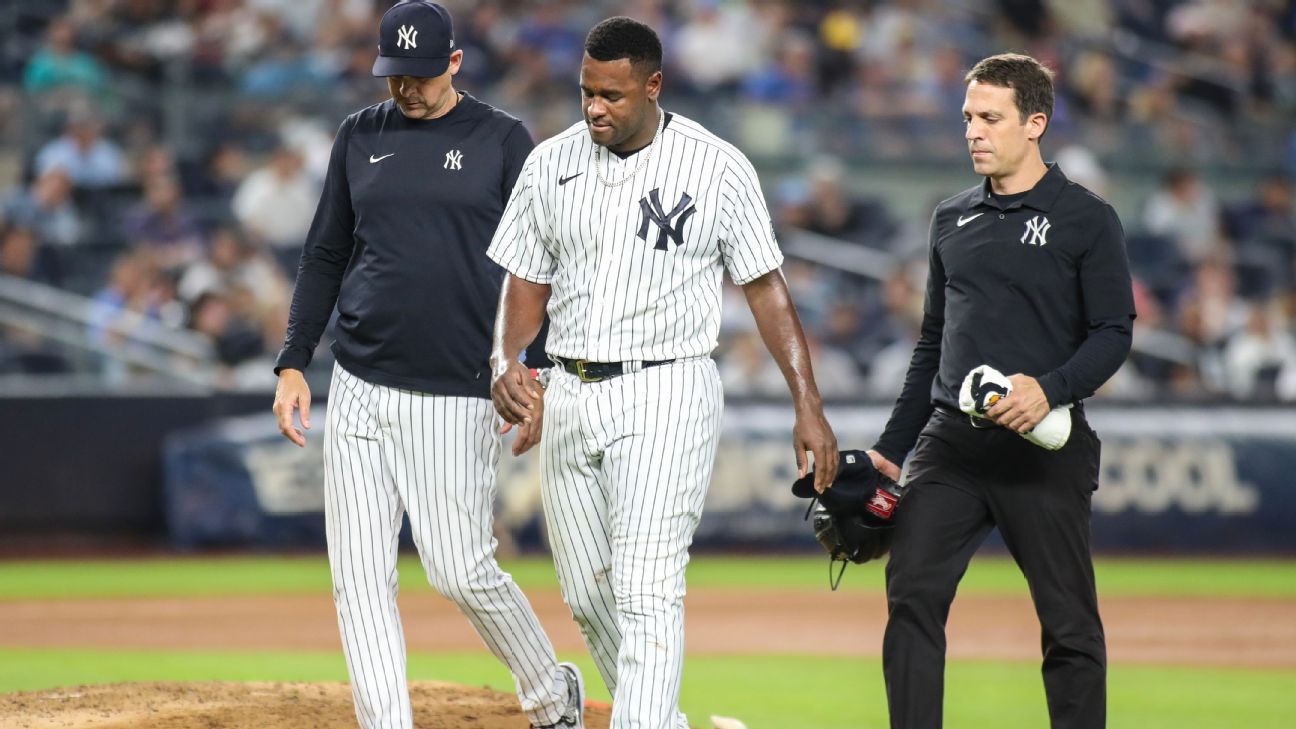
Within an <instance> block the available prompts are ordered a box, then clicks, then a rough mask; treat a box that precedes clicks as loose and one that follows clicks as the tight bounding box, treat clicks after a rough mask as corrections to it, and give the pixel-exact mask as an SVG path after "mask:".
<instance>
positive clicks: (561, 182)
mask: <svg viewBox="0 0 1296 729" xmlns="http://www.w3.org/2000/svg"><path fill="white" fill-rule="evenodd" d="M583 174H585V173H584V172H577V173H576V174H574V175H572V176H570V177H559V178H558V184H559V185H566V184H567V183H569V182H571V181H572V180H574V179H576V178H577V177H580V176H581V175H583Z"/></svg>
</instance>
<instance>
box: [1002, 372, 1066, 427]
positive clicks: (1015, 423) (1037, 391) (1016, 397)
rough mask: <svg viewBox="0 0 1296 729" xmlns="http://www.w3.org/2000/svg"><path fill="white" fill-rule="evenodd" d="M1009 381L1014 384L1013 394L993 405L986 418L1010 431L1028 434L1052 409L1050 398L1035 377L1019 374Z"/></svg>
mask: <svg viewBox="0 0 1296 729" xmlns="http://www.w3.org/2000/svg"><path fill="white" fill-rule="evenodd" d="M1008 381H1009V382H1011V383H1012V392H1011V393H1009V395H1008V397H1005V398H1002V399H1000V400H999V402H997V403H995V404H994V405H991V406H990V409H989V410H987V411H986V417H988V418H990V419H991V420H993V421H994V422H996V423H998V424H999V425H1002V426H1003V427H1005V428H1007V429H1009V430H1012V431H1015V432H1018V433H1028V432H1030V429H1031V428H1034V427H1035V426H1036V425H1039V422H1040V421H1041V420H1043V419H1044V416H1045V415H1048V414H1049V410H1051V409H1052V408H1050V407H1049V404H1048V397H1047V396H1045V395H1044V389H1043V388H1041V387H1040V385H1039V382H1036V381H1035V378H1034V377H1031V376H1029V375H1023V374H1021V373H1018V374H1015V375H1012V376H1010V377H1009V378H1008Z"/></svg>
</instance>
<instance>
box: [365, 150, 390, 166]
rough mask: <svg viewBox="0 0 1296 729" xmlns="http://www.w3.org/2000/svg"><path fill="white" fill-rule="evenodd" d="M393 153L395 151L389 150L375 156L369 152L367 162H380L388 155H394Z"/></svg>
mask: <svg viewBox="0 0 1296 729" xmlns="http://www.w3.org/2000/svg"><path fill="white" fill-rule="evenodd" d="M394 154H396V153H395V152H390V153H388V154H384V155H383V156H381V157H375V156H373V155H372V154H371V155H369V164H373V163H374V162H382V161H383V160H385V159H387V158H388V157H390V156H392V155H394Z"/></svg>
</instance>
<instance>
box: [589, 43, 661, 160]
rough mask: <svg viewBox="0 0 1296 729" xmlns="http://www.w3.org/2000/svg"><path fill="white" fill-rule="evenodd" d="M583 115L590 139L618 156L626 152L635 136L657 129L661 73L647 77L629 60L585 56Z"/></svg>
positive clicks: (654, 73)
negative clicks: (621, 152) (656, 103)
mask: <svg viewBox="0 0 1296 729" xmlns="http://www.w3.org/2000/svg"><path fill="white" fill-rule="evenodd" d="M580 87H581V113H582V114H583V115H584V117H585V124H586V126H587V127H588V128H589V133H590V138H591V139H593V140H594V143H595V144H601V145H603V146H604V147H607V148H608V149H611V150H612V151H614V152H620V151H623V150H625V148H626V147H627V146H628V144H631V143H633V142H636V141H644V142H645V143H646V142H647V141H648V140H636V139H635V136H636V135H638V134H639V133H640V132H642V131H643V130H644V127H645V126H647V125H651V126H652V127H653V128H654V129H655V128H656V125H657V115H656V111H655V108H654V106H653V102H655V101H656V100H657V93H658V92H659V91H661V71H654V72H653V73H652V74H651V75H649V76H647V77H646V78H645V77H644V75H643V73H642V71H641V70H640V69H636V68H635V67H634V66H633V65H632V64H631V63H630V60H629V59H627V58H618V59H617V60H615V61H596V60H594V59H593V58H590V56H589V54H588V53H587V54H585V58H584V59H583V60H582V61H581V71H580Z"/></svg>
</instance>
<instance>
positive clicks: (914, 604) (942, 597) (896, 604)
mask: <svg viewBox="0 0 1296 729" xmlns="http://www.w3.org/2000/svg"><path fill="white" fill-rule="evenodd" d="M1098 452H1099V442H1098V437H1097V435H1095V434H1094V432H1093V430H1092V429H1091V428H1090V427H1089V425H1088V423H1087V422H1086V421H1085V418H1084V414H1083V412H1082V411H1081V410H1080V409H1079V408H1074V409H1073V410H1072V428H1071V437H1070V439H1069V440H1068V441H1067V444H1066V445H1065V446H1063V447H1062V448H1061V449H1060V450H1058V451H1047V450H1045V449H1043V448H1040V447H1039V446H1037V445H1035V444H1033V443H1030V442H1029V441H1027V440H1025V439H1023V438H1022V437H1021V436H1019V435H1017V434H1016V433H1013V432H1011V431H1008V430H1005V429H1003V428H999V427H990V428H978V427H974V426H973V425H972V424H971V423H970V422H969V420H968V418H967V416H965V415H961V414H955V413H950V412H946V411H943V410H937V411H936V412H935V413H934V414H933V415H932V417H931V420H930V421H928V423H927V426H926V427H925V428H924V429H923V432H922V435H921V436H920V437H919V438H918V443H917V446H916V448H915V450H914V454H913V456H912V458H911V461H910V466H909V481H908V482H909V493H908V494H906V495H905V498H904V501H903V502H902V503H901V505H900V508H899V510H898V511H897V512H896V534H895V541H894V542H893V544H892V547H891V559H890V561H889V562H888V564H887V570H886V575H887V604H888V606H889V611H890V614H889V619H888V622H887V628H886V637H885V639H884V641H883V644H882V666H883V671H884V673H885V674H886V683H887V701H888V703H889V704H890V708H891V726H892V728H893V729H931V728H934V727H940V726H941V717H942V715H941V710H942V704H943V700H944V691H945V621H946V619H947V618H948V617H949V609H950V603H951V602H953V601H954V591H955V589H956V588H957V587H958V583H959V580H961V579H962V578H963V574H964V573H965V572H966V571H967V567H968V562H969V561H970V560H971V559H972V554H973V553H974V552H976V550H977V548H978V547H980V546H981V542H982V541H984V539H985V537H986V535H987V534H988V533H989V532H990V530H991V529H992V528H994V527H998V528H999V531H1000V533H1001V534H1002V535H1003V539H1004V542H1005V543H1006V544H1007V546H1008V551H1009V552H1010V553H1011V554H1012V556H1013V559H1014V560H1016V561H1017V565H1018V566H1019V567H1020V568H1021V570H1022V572H1023V574H1025V576H1026V582H1027V583H1028V584H1029V585H1030V592H1031V597H1032V599H1033V600H1034V601H1035V612H1036V614H1037V615H1038V616H1039V620H1040V626H1041V628H1042V633H1043V635H1042V643H1043V652H1044V664H1043V673H1044V691H1045V693H1046V695H1047V697H1048V709H1049V717H1050V718H1051V720H1052V726H1053V729H1079V728H1082V727H1083V728H1085V729H1092V728H1094V727H1102V726H1104V725H1105V723H1106V713H1107V708H1106V706H1107V699H1106V674H1107V652H1106V647H1105V641H1104V638H1103V628H1102V620H1101V619H1100V618H1099V616H1098V597H1097V591H1096V589H1095V587H1094V576H1093V562H1092V560H1091V558H1090V553H1089V515H1090V499H1091V497H1092V494H1093V490H1094V489H1096V488H1097V487H1098Z"/></svg>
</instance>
